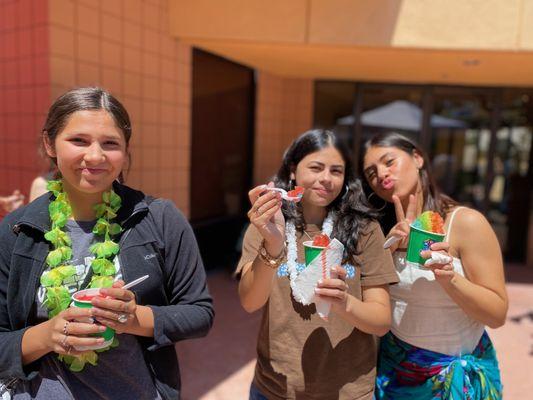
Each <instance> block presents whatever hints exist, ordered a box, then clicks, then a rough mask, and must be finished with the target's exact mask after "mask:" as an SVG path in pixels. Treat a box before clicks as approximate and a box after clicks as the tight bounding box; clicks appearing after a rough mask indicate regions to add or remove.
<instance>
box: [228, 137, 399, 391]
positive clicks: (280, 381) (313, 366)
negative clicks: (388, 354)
mask: <svg viewBox="0 0 533 400" xmlns="http://www.w3.org/2000/svg"><path fill="white" fill-rule="evenodd" d="M274 185H275V187H278V188H282V189H285V190H290V189H292V188H293V187H294V186H295V185H297V186H302V187H304V188H305V193H304V195H303V198H302V200H301V202H299V203H289V202H285V201H282V200H281V197H280V195H279V193H277V192H275V191H270V190H267V185H261V186H258V187H256V188H254V189H252V190H251V191H250V200H251V203H252V207H251V209H250V211H249V213H248V216H249V218H250V222H251V225H250V227H249V228H248V230H247V232H246V235H245V238H244V242H243V253H242V257H241V260H240V262H239V264H238V267H237V272H238V274H240V276H241V281H240V284H239V296H240V299H241V304H242V306H243V307H244V308H245V309H246V310H247V311H248V312H253V311H256V310H259V309H263V318H262V322H261V327H260V331H259V337H258V344H257V352H258V355H257V366H256V370H255V377H254V381H253V383H252V387H251V390H250V399H276V400H277V399H371V398H372V393H373V387H374V377H375V367H376V352H377V349H376V340H375V337H374V335H378V336H381V335H384V334H385V333H386V332H387V331H388V330H389V327H390V323H391V316H390V315H391V314H390V303H389V294H388V285H389V284H390V283H395V282H397V280H398V278H397V275H396V273H395V271H394V268H393V265H392V259H391V256H390V253H389V252H388V251H385V250H383V241H384V238H383V234H382V232H381V230H380V228H379V225H378V224H377V223H376V222H375V221H374V220H373V218H372V217H373V215H372V212H371V209H370V208H369V206H368V204H367V202H366V199H365V197H364V195H363V192H362V189H361V183H360V181H359V180H358V179H357V178H356V177H355V175H354V171H353V169H352V163H351V160H350V156H349V151H348V149H347V148H346V147H345V146H344V145H343V144H342V143H341V142H340V141H339V140H338V138H337V137H336V136H335V135H333V134H332V133H331V132H329V131H324V130H313V131H309V132H306V133H304V134H303V135H302V136H300V137H299V138H298V139H296V140H295V141H294V143H293V144H292V145H291V146H290V147H289V148H288V150H287V151H286V152H285V155H284V158H283V163H282V165H281V167H280V169H279V171H278V173H277V175H276V177H275V178H274V182H271V183H269V185H268V186H271V187H272V186H274ZM321 230H322V232H323V233H327V234H329V235H330V236H331V237H332V238H336V239H338V240H339V241H341V242H342V243H343V244H344V246H345V253H344V259H343V265H342V266H337V267H336V268H335V270H336V273H337V275H338V278H335V279H324V280H323V281H322V282H320V283H319V284H318V286H317V288H316V290H315V292H316V294H317V295H319V296H320V297H321V298H323V299H327V300H329V301H331V303H332V309H331V310H332V312H331V314H330V317H329V321H324V320H323V319H321V318H320V317H319V316H318V315H317V313H316V308H315V305H314V304H311V305H307V306H305V305H302V304H301V303H298V302H297V301H296V300H294V298H293V296H292V292H291V285H290V280H291V279H294V277H295V276H297V274H298V273H299V271H301V270H302V268H304V267H305V265H304V264H302V263H303V242H304V241H306V240H312V239H313V237H314V236H316V235H318V234H320V233H321ZM291 249H292V250H291ZM295 253H296V256H294V254H295ZM287 254H289V256H287ZM291 258H292V259H291Z"/></svg>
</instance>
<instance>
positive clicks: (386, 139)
mask: <svg viewBox="0 0 533 400" xmlns="http://www.w3.org/2000/svg"><path fill="white" fill-rule="evenodd" d="M371 147H394V148H396V149H398V150H401V151H404V152H406V153H407V154H409V155H411V156H412V155H413V154H414V153H415V152H416V153H418V154H419V155H420V156H421V157H422V158H423V159H424V165H423V166H422V167H421V168H420V169H419V170H418V171H419V175H420V185H421V187H422V194H423V197H424V204H423V211H428V210H431V211H436V212H438V213H439V214H440V215H441V217H442V218H446V214H447V213H448V212H449V211H450V209H452V208H453V207H454V206H456V205H457V202H456V201H455V200H453V199H452V198H451V197H449V196H446V195H445V194H444V193H442V192H441V191H440V189H439V187H438V186H437V184H436V183H435V180H434V179H433V175H432V173H431V165H430V163H429V160H428V157H427V154H426V153H425V152H424V151H422V149H421V148H420V146H419V145H418V144H417V143H416V142H414V141H413V140H411V139H409V138H408V137H406V136H404V135H401V134H399V133H397V132H385V133H380V134H377V135H375V136H373V137H372V138H370V139H369V140H367V141H366V142H365V144H364V147H363V154H362V157H361V163H362V162H363V160H364V158H365V155H366V153H367V151H368V150H369V149H370V148H371ZM370 190H371V189H370Z"/></svg>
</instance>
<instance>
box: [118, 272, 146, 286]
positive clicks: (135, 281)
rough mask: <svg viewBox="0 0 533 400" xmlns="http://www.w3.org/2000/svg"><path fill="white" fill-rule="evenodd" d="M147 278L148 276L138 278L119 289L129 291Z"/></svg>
mask: <svg viewBox="0 0 533 400" xmlns="http://www.w3.org/2000/svg"><path fill="white" fill-rule="evenodd" d="M149 276H150V275H144V276H141V277H140V278H137V279H135V280H134V281H131V282H130V283H126V284H125V285H124V286H122V287H121V289H129V288H131V287H133V286H135V285H137V284H139V283H141V282H142V281H144V280H145V279H148V277H149Z"/></svg>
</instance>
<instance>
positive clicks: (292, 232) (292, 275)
mask: <svg viewBox="0 0 533 400" xmlns="http://www.w3.org/2000/svg"><path fill="white" fill-rule="evenodd" d="M334 215H335V214H334V213H333V211H330V212H329V213H328V216H327V217H326V219H325V220H324V222H323V223H322V233H323V234H325V235H328V236H330V237H331V232H333V217H334ZM285 235H286V236H285V237H286V238H287V269H288V270H289V280H290V282H291V288H292V285H293V282H294V281H295V279H296V276H297V275H298V270H297V268H296V265H297V263H298V247H297V244H296V227H295V226H294V223H292V222H290V221H289V222H287V223H286V224H285ZM292 289H293V290H294V288H292Z"/></svg>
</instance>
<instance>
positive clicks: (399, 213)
mask: <svg viewBox="0 0 533 400" xmlns="http://www.w3.org/2000/svg"><path fill="white" fill-rule="evenodd" d="M392 201H393V203H394V210H395V212H396V221H397V223H396V225H394V226H393V227H392V229H391V230H390V232H389V234H388V235H387V238H386V239H387V240H386V241H385V244H384V246H383V247H385V248H389V249H390V251H391V253H394V252H395V251H396V250H397V249H398V248H402V249H403V248H406V247H407V244H408V243H409V231H410V230H411V227H410V225H411V224H412V223H413V221H414V220H415V219H416V197H415V196H414V195H413V194H411V195H409V204H408V205H407V210H406V212H405V213H404V211H403V207H402V203H401V201H400V198H399V197H398V196H396V195H393V196H392Z"/></svg>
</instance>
